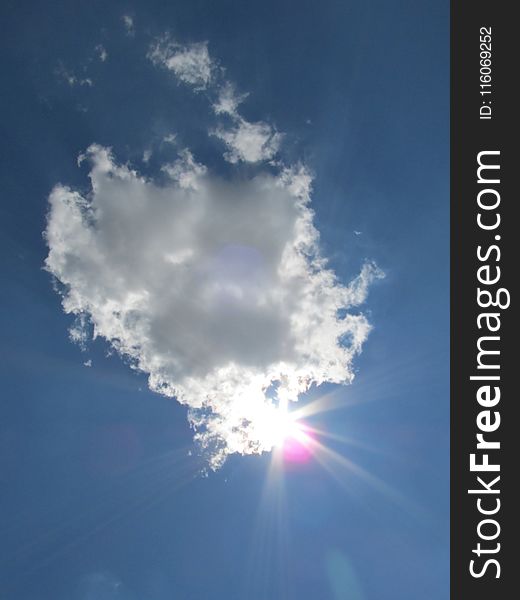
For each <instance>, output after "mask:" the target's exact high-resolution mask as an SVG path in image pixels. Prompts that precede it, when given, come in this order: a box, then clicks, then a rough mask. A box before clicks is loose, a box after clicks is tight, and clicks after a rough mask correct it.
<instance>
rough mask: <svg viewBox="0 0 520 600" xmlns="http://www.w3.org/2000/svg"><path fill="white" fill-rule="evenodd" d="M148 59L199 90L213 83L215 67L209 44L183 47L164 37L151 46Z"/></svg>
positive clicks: (203, 43)
mask: <svg viewBox="0 0 520 600" xmlns="http://www.w3.org/2000/svg"><path fill="white" fill-rule="evenodd" d="M148 58H149V59H150V60H151V61H152V62H153V63H154V64H156V65H160V66H162V67H166V68H167V69H169V70H170V71H173V73H174V74H175V75H176V77H178V79H180V80H181V81H183V82H184V83H187V84H190V85H192V86H194V87H195V89H197V90H203V89H205V88H206V87H207V86H208V85H209V83H210V81H211V77H212V71H213V68H214V67H213V63H212V60H211V58H210V56H209V53H208V44H207V42H198V43H194V44H188V45H185V46H183V45H181V44H177V43H176V42H173V41H172V40H170V39H169V37H163V38H161V39H160V40H157V41H156V42H155V43H154V44H153V45H152V46H151V48H150V51H149V53H148Z"/></svg>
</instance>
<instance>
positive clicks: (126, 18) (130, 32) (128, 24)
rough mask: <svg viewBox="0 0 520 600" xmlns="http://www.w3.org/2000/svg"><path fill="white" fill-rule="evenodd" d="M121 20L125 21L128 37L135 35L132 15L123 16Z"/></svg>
mask: <svg viewBox="0 0 520 600" xmlns="http://www.w3.org/2000/svg"><path fill="white" fill-rule="evenodd" d="M121 20H122V21H123V25H124V26H125V29H126V33H127V35H134V33H135V27H134V18H133V17H132V16H131V15H123V16H122V17H121Z"/></svg>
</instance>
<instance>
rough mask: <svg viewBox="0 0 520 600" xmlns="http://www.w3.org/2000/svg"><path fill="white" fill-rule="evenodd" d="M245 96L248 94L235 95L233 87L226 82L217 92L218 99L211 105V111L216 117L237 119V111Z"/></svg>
mask: <svg viewBox="0 0 520 600" xmlns="http://www.w3.org/2000/svg"><path fill="white" fill-rule="evenodd" d="M247 96H248V94H237V92H236V90H235V86H234V85H233V84H232V83H230V82H229V81H226V82H224V84H223V85H222V86H221V87H220V89H219V91H218V99H217V100H216V102H214V103H213V110H214V112H215V114H217V115H221V114H224V115H230V116H232V117H238V111H237V109H238V107H239V105H240V104H242V102H243V101H244V100H245V99H246V98H247Z"/></svg>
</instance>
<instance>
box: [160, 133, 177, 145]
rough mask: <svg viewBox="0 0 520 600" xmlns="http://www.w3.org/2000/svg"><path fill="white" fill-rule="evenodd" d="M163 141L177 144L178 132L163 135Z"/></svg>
mask: <svg viewBox="0 0 520 600" xmlns="http://www.w3.org/2000/svg"><path fill="white" fill-rule="evenodd" d="M163 142H164V143H165V144H176V143H177V134H175V133H169V134H168V135H165V136H164V137H163Z"/></svg>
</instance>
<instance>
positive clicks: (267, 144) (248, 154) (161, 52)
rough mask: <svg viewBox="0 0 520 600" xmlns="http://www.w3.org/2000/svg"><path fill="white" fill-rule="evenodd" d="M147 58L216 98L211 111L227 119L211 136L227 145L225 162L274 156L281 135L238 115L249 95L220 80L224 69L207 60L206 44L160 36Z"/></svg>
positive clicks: (257, 160) (257, 159)
mask: <svg viewBox="0 0 520 600" xmlns="http://www.w3.org/2000/svg"><path fill="white" fill-rule="evenodd" d="M148 58H149V59H150V60H151V61H152V62H153V63H154V64H155V65H160V66H163V67H166V68H167V69H169V70H170V71H172V72H173V73H174V75H175V76H176V77H177V78H178V79H179V80H181V81H182V82H184V83H186V84H189V85H191V86H193V88H194V89H195V90H196V91H201V90H208V91H210V92H211V93H212V94H213V95H214V96H215V95H216V99H215V100H214V101H213V102H212V105H211V106H212V109H213V112H214V113H215V114H216V115H217V116H226V117H228V118H227V122H226V123H221V124H219V126H218V127H216V128H215V129H213V131H212V132H211V133H212V135H214V136H215V137H217V138H219V139H220V140H222V141H223V142H224V144H225V145H226V148H227V151H226V152H225V153H224V158H225V159H226V160H227V161H229V162H231V163H238V162H250V163H256V162H261V161H268V160H271V159H273V158H274V157H275V156H276V154H277V153H278V151H279V149H280V144H281V142H282V138H283V135H282V134H281V133H280V132H278V131H277V130H276V128H275V127H273V126H272V125H270V124H269V123H266V122H264V121H258V122H255V123H252V122H250V121H248V120H246V119H245V118H243V117H242V116H241V115H240V113H239V111H238V107H239V106H240V104H241V103H242V102H244V100H245V99H246V98H247V96H248V94H247V93H245V94H239V93H237V91H236V88H235V86H234V84H233V83H231V82H230V81H228V80H226V79H223V78H222V74H223V72H224V70H223V69H221V68H217V66H216V65H217V63H216V62H215V61H214V60H213V59H212V58H211V57H210V55H209V52H208V44H207V42H199V43H194V44H188V45H181V44H178V43H176V42H174V41H172V40H171V38H170V37H169V36H163V37H162V38H159V39H158V40H156V41H155V42H154V43H153V44H152V46H151V47H150V50H149V52H148Z"/></svg>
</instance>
